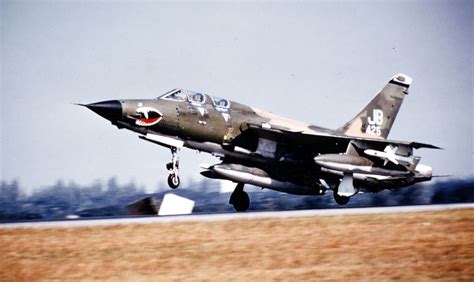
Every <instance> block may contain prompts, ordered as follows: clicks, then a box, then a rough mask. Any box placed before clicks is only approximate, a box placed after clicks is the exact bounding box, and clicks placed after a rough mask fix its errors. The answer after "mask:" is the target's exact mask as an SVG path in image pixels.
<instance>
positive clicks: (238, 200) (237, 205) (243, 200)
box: [232, 191, 250, 212]
mask: <svg viewBox="0 0 474 282" xmlns="http://www.w3.org/2000/svg"><path fill="white" fill-rule="evenodd" d="M233 196H234V197H233V199H232V205H233V206H234V209H235V210H236V211H238V212H244V211H246V210H248V209H249V207H250V198H249V195H248V194H247V192H245V191H242V192H239V193H237V194H235V195H233Z"/></svg>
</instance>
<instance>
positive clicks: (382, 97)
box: [338, 73, 412, 139]
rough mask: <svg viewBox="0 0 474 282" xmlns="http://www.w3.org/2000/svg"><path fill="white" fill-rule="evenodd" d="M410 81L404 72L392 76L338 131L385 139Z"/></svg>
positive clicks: (406, 92)
mask: <svg viewBox="0 0 474 282" xmlns="http://www.w3.org/2000/svg"><path fill="white" fill-rule="evenodd" d="M411 82H412V79H411V78H410V77H409V76H407V75H405V74H401V73H400V74H397V75H395V76H393V77H392V79H391V80H390V81H389V82H388V83H387V85H385V87H384V88H383V89H382V90H381V91H380V92H379V93H378V94H377V96H375V98H374V99H372V101H370V103H369V104H367V106H365V108H364V109H363V110H362V111H361V112H360V113H359V114H358V115H356V116H355V117H354V118H353V119H352V120H351V121H349V122H347V123H346V124H345V125H344V126H342V127H340V128H339V129H338V131H340V132H342V133H343V134H345V135H350V136H355V137H367V138H376V139H387V136H388V134H389V133H390V129H391V128H392V125H393V122H394V121H395V118H396V117H397V113H398V110H399V109H400V107H401V105H402V102H403V98H404V97H405V95H407V94H408V88H409V87H410V84H411Z"/></svg>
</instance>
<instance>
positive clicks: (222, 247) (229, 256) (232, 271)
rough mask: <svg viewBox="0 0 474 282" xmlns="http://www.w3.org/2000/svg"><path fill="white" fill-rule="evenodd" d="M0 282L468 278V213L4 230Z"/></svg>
mask: <svg viewBox="0 0 474 282" xmlns="http://www.w3.org/2000/svg"><path fill="white" fill-rule="evenodd" d="M0 263H1V267H0V281H13V280H50V279H59V280H76V279H79V280H90V279H100V280H102V279H113V280H148V281H150V280H153V281H155V280H158V279H161V280H239V281H242V280H248V279H252V280H259V281H260V280H285V281H293V280H321V279H332V280H342V279H349V280H373V281H376V280H377V281H378V280H380V279H383V280H387V279H390V280H391V279H401V280H410V281H413V280H415V279H416V280H420V279H422V280H431V279H441V280H467V281H473V280H474V209H464V210H450V211H440V212H421V213H401V214H384V215H354V216H327V217H310V218H291V219H256V220H235V221H226V222H190V223H182V222H181V223H166V224H148V225H117V226H104V227H81V228H48V229H26V228H25V229H21V228H19V229H0Z"/></svg>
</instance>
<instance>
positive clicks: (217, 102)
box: [158, 89, 230, 109]
mask: <svg viewBox="0 0 474 282" xmlns="http://www.w3.org/2000/svg"><path fill="white" fill-rule="evenodd" d="M158 99H162V100H172V101H178V102H184V101H188V102H190V103H198V104H205V103H208V102H211V101H212V104H213V105H214V106H215V107H217V108H224V109H227V108H229V107H230V102H229V100H227V99H224V98H219V97H214V96H210V95H207V94H203V93H199V92H194V91H189V90H184V89H173V90H171V91H168V92H166V93H165V94H163V95H161V96H160V97H158Z"/></svg>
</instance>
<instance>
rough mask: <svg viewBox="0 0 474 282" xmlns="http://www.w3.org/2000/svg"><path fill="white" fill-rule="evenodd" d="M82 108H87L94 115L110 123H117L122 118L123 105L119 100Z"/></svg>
mask: <svg viewBox="0 0 474 282" xmlns="http://www.w3.org/2000/svg"><path fill="white" fill-rule="evenodd" d="M82 106H84V107H87V108H88V109H90V110H91V111H93V112H94V113H96V114H98V115H100V116H101V117H103V118H106V119H108V120H110V121H115V120H118V119H120V118H121V117H122V104H121V103H120V102H119V101H117V100H112V101H104V102H98V103H92V104H88V105H82Z"/></svg>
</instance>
